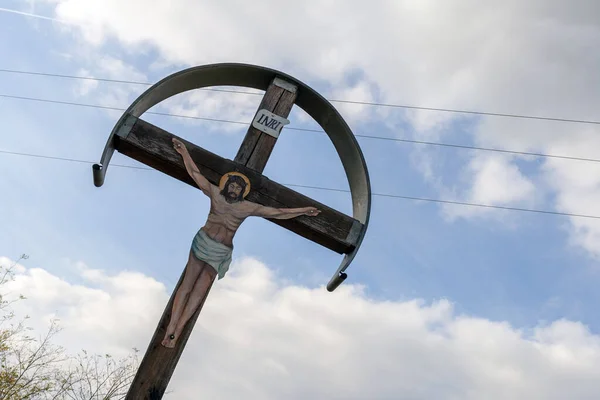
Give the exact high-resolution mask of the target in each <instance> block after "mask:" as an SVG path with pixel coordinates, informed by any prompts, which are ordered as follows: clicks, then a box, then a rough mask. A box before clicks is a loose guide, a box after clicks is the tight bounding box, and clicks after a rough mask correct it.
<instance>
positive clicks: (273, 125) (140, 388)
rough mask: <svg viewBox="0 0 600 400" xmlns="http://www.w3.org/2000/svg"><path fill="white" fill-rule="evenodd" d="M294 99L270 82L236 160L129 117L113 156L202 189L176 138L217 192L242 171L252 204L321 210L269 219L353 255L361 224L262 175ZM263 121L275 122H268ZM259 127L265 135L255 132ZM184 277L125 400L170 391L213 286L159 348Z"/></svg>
mask: <svg viewBox="0 0 600 400" xmlns="http://www.w3.org/2000/svg"><path fill="white" fill-rule="evenodd" d="M296 95H297V87H296V86H295V85H292V84H290V83H288V82H286V81H283V80H281V79H279V78H275V79H274V80H273V81H272V83H271V84H270V86H269V87H268V89H267V91H266V92H265V95H264V97H263V99H262V101H261V104H260V106H259V108H258V110H257V114H256V118H255V119H254V123H253V124H252V125H251V126H250V127H249V129H248V131H247V133H246V136H245V138H244V141H243V142H242V144H241V146H240V149H239V151H238V153H237V155H236V157H235V159H234V160H227V159H225V158H222V157H220V156H218V155H216V154H214V153H211V152H209V151H207V150H205V149H203V148H201V147H199V146H197V145H194V144H193V143H190V142H187V141H185V140H184V139H181V138H178V137H177V136H175V135H173V134H171V133H169V132H167V131H165V130H163V129H160V128H159V127H157V126H154V125H152V124H150V123H148V122H146V121H144V120H142V119H139V118H136V117H134V116H132V115H129V116H127V119H126V121H125V123H124V124H123V128H122V129H121V130H120V131H119V132H118V133H117V135H116V137H115V142H114V146H115V150H117V151H119V152H120V153H122V154H124V155H127V156H129V157H131V158H133V159H135V160H137V161H140V162H142V163H144V164H146V165H148V166H151V167H153V168H155V169H157V170H159V171H161V172H163V173H165V174H167V175H169V176H171V177H173V178H175V179H178V180H180V181H182V182H185V183H187V184H189V185H192V186H194V187H198V185H197V184H196V183H195V182H194V180H193V179H192V178H191V177H190V175H189V174H188V172H187V171H186V168H185V165H184V162H183V160H182V157H181V156H180V155H179V154H178V153H177V152H176V151H175V149H174V148H173V142H172V139H173V138H177V139H179V140H180V141H181V142H183V143H184V144H185V145H186V147H187V149H188V151H189V154H190V156H191V158H192V159H193V161H194V162H195V164H196V165H197V167H198V169H199V170H200V172H201V174H202V175H203V176H204V177H205V178H206V179H207V180H208V181H209V182H210V183H212V184H213V185H217V186H218V185H219V181H220V179H221V177H222V176H223V175H224V174H225V173H227V172H230V171H238V172H241V173H243V174H244V175H246V176H247V177H248V178H249V180H250V182H251V190H250V193H249V194H248V196H247V197H246V199H247V200H249V201H252V202H254V203H258V204H261V205H263V206H269V207H275V208H299V207H308V206H312V207H316V208H318V209H319V210H321V213H320V214H319V215H317V216H315V217H308V216H299V217H296V218H292V219H285V220H282V219H268V218H267V219H268V220H269V221H271V222H273V223H276V224H278V225H279V226H281V227H283V228H286V229H288V230H290V231H292V232H294V233H296V234H298V235H300V236H302V237H304V238H306V239H308V240H311V241H313V242H315V243H318V244H320V245H322V246H324V247H326V248H328V249H330V250H333V251H335V252H337V253H340V254H348V253H351V252H352V251H353V250H354V249H355V248H356V246H357V241H358V237H359V234H360V232H361V231H362V229H363V224H361V223H360V222H359V221H357V220H356V219H354V218H352V217H350V216H348V215H345V214H343V213H341V212H339V211H336V210H334V209H332V208H330V207H327V206H326V205H324V204H321V203H319V202H317V201H315V200H313V199H311V198H309V197H307V196H304V195H302V194H300V193H298V192H295V191H293V190H291V189H289V188H287V187H285V186H283V185H280V184H278V183H276V182H273V181H271V180H270V179H268V178H267V177H266V176H264V175H262V171H263V170H264V168H265V166H266V164H267V161H268V159H269V156H270V154H271V152H272V150H273V148H274V146H275V144H276V141H277V135H278V133H277V132H278V131H277V129H279V131H280V130H281V128H282V126H281V125H280V126H278V127H277V121H281V120H285V119H286V118H287V116H288V115H289V113H290V111H291V109H292V107H293V105H294V101H295V99H296ZM270 113H271V114H270ZM273 114H274V116H273ZM265 115H266V116H271V117H272V118H269V117H267V118H266V119H265V118H264V116H265ZM260 121H262V122H263V123H265V122H266V121H268V123H267V124H266V125H269V126H266V127H261V126H260ZM273 121H275V122H273ZM256 126H259V127H261V128H262V129H257V127H256ZM269 128H270V129H269ZM265 131H267V132H269V133H267V132H265ZM274 131H275V133H274ZM184 276H185V270H184V271H183V273H182V275H181V278H180V279H179V281H178V283H177V285H176V287H175V289H174V291H173V294H172V296H171V298H170V300H169V302H168V304H167V306H166V308H165V311H164V312H163V314H162V317H161V319H160V322H159V323H158V326H157V328H156V331H155V332H154V335H153V336H152V339H151V340H150V344H149V345H148V349H147V351H146V354H145V355H144V358H143V359H142V362H141V364H140V367H139V369H138V371H137V374H136V376H135V378H134V380H133V383H132V385H131V387H130V389H129V392H128V394H127V397H126V400H142V399H144V400H146V399H147V400H158V399H161V398H162V396H163V394H164V392H165V390H166V388H167V386H168V383H169V381H170V379H171V376H172V374H173V372H174V370H175V367H176V365H177V362H178V361H179V357H180V356H181V353H182V352H183V349H184V347H185V345H186V343H187V340H188V338H189V336H190V334H191V332H192V329H193V327H194V325H195V323H196V320H197V318H198V315H199V314H200V311H201V309H202V306H203V304H204V302H205V300H206V297H207V296H208V293H209V291H210V288H211V286H212V281H211V283H210V285H209V286H208V288H207V289H206V293H205V294H204V297H203V299H202V301H201V303H200V305H199V307H198V308H197V310H196V311H195V313H194V314H193V316H192V317H191V318H190V319H189V320H188V322H187V324H186V326H185V327H184V329H183V331H182V332H181V334H180V336H179V338H178V339H177V341H176V344H175V347H174V348H167V347H164V346H162V345H161V340H162V339H163V337H164V336H165V334H166V329H167V326H168V324H169V321H170V318H171V310H172V307H173V301H174V298H175V294H176V293H177V290H178V289H179V287H180V285H181V283H182V281H183V279H184Z"/></svg>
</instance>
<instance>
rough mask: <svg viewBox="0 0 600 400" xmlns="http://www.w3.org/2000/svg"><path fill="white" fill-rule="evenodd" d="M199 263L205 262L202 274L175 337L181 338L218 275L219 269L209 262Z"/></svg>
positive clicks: (180, 320) (186, 306) (191, 294)
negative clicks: (182, 332)
mask: <svg viewBox="0 0 600 400" xmlns="http://www.w3.org/2000/svg"><path fill="white" fill-rule="evenodd" d="M196 262H198V263H202V264H204V265H203V267H202V271H201V272H200V276H199V277H198V279H197V280H196V284H195V285H194V288H193V289H192V292H191V293H190V295H189V297H188V301H187V303H186V305H185V309H184V310H183V313H182V314H181V317H180V318H179V321H178V322H177V327H176V328H175V338H176V339H177V338H179V336H180V335H181V331H183V328H184V327H185V324H186V323H187V322H188V321H189V319H190V318H192V316H193V315H194V313H195V312H196V311H197V310H198V307H202V303H203V302H204V300H205V299H206V296H207V295H208V291H209V290H210V287H211V285H212V283H213V281H214V280H215V277H216V276H217V271H215V269H214V268H213V267H211V266H210V265H208V264H205V263H204V262H203V261H198V260H196Z"/></svg>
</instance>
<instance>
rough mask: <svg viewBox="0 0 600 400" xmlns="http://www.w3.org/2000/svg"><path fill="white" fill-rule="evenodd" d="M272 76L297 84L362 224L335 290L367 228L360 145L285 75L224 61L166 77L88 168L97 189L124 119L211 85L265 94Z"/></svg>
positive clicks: (319, 99) (312, 94) (328, 108)
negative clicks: (340, 167)
mask: <svg viewBox="0 0 600 400" xmlns="http://www.w3.org/2000/svg"><path fill="white" fill-rule="evenodd" d="M275 77H280V78H282V79H284V80H286V81H289V82H291V83H293V84H295V85H297V86H298V89H299V90H298V96H297V98H296V101H295V104H296V105H297V106H298V107H300V108H301V109H303V110H304V111H305V112H306V113H307V114H308V115H310V116H311V117H312V118H313V119H314V120H315V121H316V122H317V123H318V124H319V125H320V126H321V128H322V129H323V130H324V131H325V133H326V134H327V135H328V136H329V139H330V140H331V142H332V143H333V145H334V147H335V149H336V152H337V154H338V156H339V158H340V161H341V162H342V165H343V167H344V171H345V173H346V177H347V179H348V184H349V186H350V192H351V196H352V210H353V218H354V219H356V220H357V221H359V222H360V223H362V224H363V227H362V229H361V230H360V232H358V233H357V241H356V247H355V249H354V250H353V251H352V252H351V253H348V254H345V255H344V259H343V260H342V263H341V265H340V266H339V268H338V269H337V271H336V273H335V274H334V276H333V277H332V278H331V280H330V281H329V283H328V285H327V289H328V290H329V291H333V290H335V288H336V287H337V286H339V284H341V283H342V282H343V280H345V279H346V276H347V275H346V274H345V273H344V271H345V270H346V268H347V267H348V266H349V265H350V263H351V262H352V260H353V259H354V257H355V256H356V253H357V252H358V249H359V248H360V245H361V243H362V241H363V238H364V236H365V233H366V230H367V226H368V223H369V216H370V212H371V184H370V181H369V173H368V170H367V164H366V162H365V159H364V157H363V154H362V151H361V149H360V146H359V145H358V142H357V141H356V138H355V136H354V134H353V133H352V130H351V129H350V127H349V126H348V124H347V123H346V122H345V121H344V119H343V118H342V116H341V115H340V113H339V112H338V111H337V110H336V109H335V107H333V105H331V103H330V102H329V101H327V99H325V98H324V97H323V96H321V95H320V94H319V93H317V92H316V91H315V90H313V89H312V88H310V87H309V86H308V85H306V84H304V83H303V82H301V81H299V80H298V79H296V78H294V77H292V76H289V75H287V74H286V73H283V72H280V71H277V70H274V69H270V68H265V67H261V66H257V65H251V64H239V63H223V64H210V65H202V66H197V67H192V68H188V69H185V70H182V71H179V72H176V73H174V74H172V75H169V76H167V77H165V78H164V79H162V80H160V81H159V82H157V83H156V84H154V85H153V86H151V87H150V88H148V89H147V90H146V91H145V92H144V93H142V94H141V95H140V96H139V97H138V98H137V99H136V100H135V101H134V102H133V103H132V104H131V105H130V106H129V108H128V109H127V110H126V111H125V113H124V114H123V116H121V118H120V119H119V120H118V122H117V124H116V125H115V127H114V128H113V130H112V132H111V134H110V136H109V138H108V141H107V143H106V146H105V148H104V152H103V153H102V157H101V161H100V163H98V164H94V165H93V167H92V168H93V176H94V184H95V185H96V186H97V187H100V186H102V185H103V183H104V178H105V175H106V170H107V168H108V165H109V163H110V159H111V157H112V154H113V153H114V137H115V135H116V133H117V132H118V131H119V129H121V128H122V126H123V125H124V124H125V123H126V120H127V116H128V115H133V116H135V117H140V116H141V115H142V114H143V113H145V112H146V111H148V110H149V109H150V108H152V107H154V106H155V105H157V104H158V103H160V102H162V101H164V100H166V99H168V98H170V97H172V96H175V95H177V94H180V93H184V92H187V91H190V90H195V89H201V88H205V87H210V86H240V87H247V88H253V89H258V90H265V91H266V90H267V88H268V87H269V84H270V83H271V81H272V80H273V79H274V78H275Z"/></svg>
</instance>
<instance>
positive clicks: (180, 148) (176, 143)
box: [173, 138, 187, 155]
mask: <svg viewBox="0 0 600 400" xmlns="http://www.w3.org/2000/svg"><path fill="white" fill-rule="evenodd" d="M173 148H174V149H175V151H176V152H178V153H179V154H181V155H184V154H185V153H187V148H186V147H185V144H183V142H182V141H181V140H179V139H175V138H173Z"/></svg>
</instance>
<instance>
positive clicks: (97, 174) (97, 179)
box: [92, 164, 104, 187]
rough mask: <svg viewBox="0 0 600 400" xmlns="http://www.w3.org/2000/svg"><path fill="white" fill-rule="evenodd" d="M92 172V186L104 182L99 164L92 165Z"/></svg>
mask: <svg viewBox="0 0 600 400" xmlns="http://www.w3.org/2000/svg"><path fill="white" fill-rule="evenodd" d="M92 172H93V175H94V186H96V187H100V186H102V185H103V184H104V169H103V168H102V165H101V164H94V165H92Z"/></svg>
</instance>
